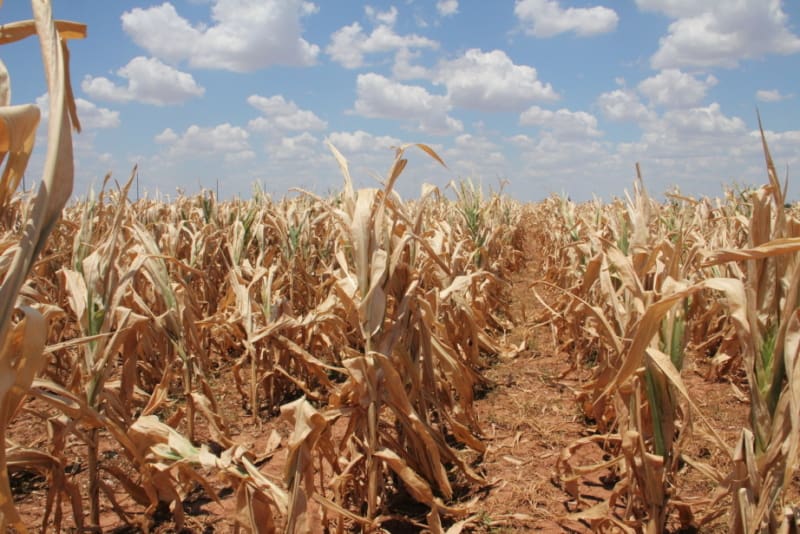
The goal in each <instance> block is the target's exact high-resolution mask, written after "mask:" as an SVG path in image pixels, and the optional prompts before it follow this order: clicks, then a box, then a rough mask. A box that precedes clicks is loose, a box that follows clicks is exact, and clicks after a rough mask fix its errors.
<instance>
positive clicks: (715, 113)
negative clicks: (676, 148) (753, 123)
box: [660, 102, 746, 139]
mask: <svg viewBox="0 0 800 534" xmlns="http://www.w3.org/2000/svg"><path fill="white" fill-rule="evenodd" d="M660 122H661V126H662V127H663V129H664V130H665V131H666V130H668V131H674V132H676V133H678V134H681V135H682V136H684V138H685V139H686V138H691V137H692V136H698V135H707V134H714V135H728V134H737V133H742V132H744V131H745V130H746V127H745V123H744V121H743V120H742V119H740V118H739V117H728V116H726V115H725V114H724V113H722V111H721V109H720V106H719V104H718V103H716V102H713V103H711V104H709V105H708V106H705V107H696V108H691V109H687V110H670V111H667V112H666V113H664V115H663V116H662V118H661V121H660Z"/></svg>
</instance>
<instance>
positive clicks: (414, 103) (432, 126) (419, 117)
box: [355, 73, 464, 135]
mask: <svg viewBox="0 0 800 534" xmlns="http://www.w3.org/2000/svg"><path fill="white" fill-rule="evenodd" d="M356 91H357V94H358V96H357V99H356V103H355V113H357V114H358V115H362V116H364V117H370V118H384V119H396V120H401V121H413V122H415V123H416V124H417V127H418V129H419V130H420V131H423V132H426V133H430V134H434V135H448V134H452V133H456V132H460V131H462V130H463V129H464V126H463V124H462V123H461V121H459V120H456V119H454V118H452V117H450V116H449V115H447V112H448V111H449V110H450V103H449V100H448V98H447V97H446V96H440V95H432V94H431V93H429V92H428V91H427V90H426V89H425V88H424V87H420V86H417V85H404V84H401V83H398V82H395V81H392V80H390V79H388V78H385V77H384V76H381V75H380V74H375V73H368V74H359V75H358V78H357V80H356Z"/></svg>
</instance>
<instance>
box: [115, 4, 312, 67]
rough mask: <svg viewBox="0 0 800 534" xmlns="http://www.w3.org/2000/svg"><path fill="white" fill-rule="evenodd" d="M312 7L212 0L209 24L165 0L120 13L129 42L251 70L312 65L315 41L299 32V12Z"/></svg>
mask: <svg viewBox="0 0 800 534" xmlns="http://www.w3.org/2000/svg"><path fill="white" fill-rule="evenodd" d="M316 11H317V7H316V6H315V5H314V4H312V3H309V2H303V1H301V0H214V2H213V3H212V7H211V19H212V24H210V25H204V24H197V25H194V26H193V25H192V24H191V23H190V22H189V21H188V20H186V19H185V18H183V17H182V16H181V15H179V14H178V12H177V11H176V10H175V7H174V6H173V5H172V4H171V3H169V2H164V3H163V4H161V5H160V6H154V7H149V8H144V9H143V8H138V7H137V8H134V9H132V10H130V11H126V12H125V13H123V14H122V28H123V29H124V30H125V32H126V33H127V34H128V35H130V36H131V38H132V39H133V40H134V42H135V43H136V44H137V45H139V46H141V47H142V48H144V49H145V50H147V51H149V52H150V53H151V54H153V55H154V56H156V57H159V58H163V59H166V60H167V61H171V62H177V61H188V63H189V65H191V66H193V67H200V68H209V69H224V70H231V71H235V72H250V71H254V70H258V69H262V68H266V67H270V66H272V65H301V66H305V65H312V64H313V63H314V62H315V60H316V57H317V55H318V54H319V47H318V46H316V45H313V44H310V43H309V42H308V41H306V40H305V39H303V38H302V37H301V34H302V28H301V26H300V17H302V16H307V15H311V14H313V13H316Z"/></svg>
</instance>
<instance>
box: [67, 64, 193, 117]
mask: <svg viewBox="0 0 800 534" xmlns="http://www.w3.org/2000/svg"><path fill="white" fill-rule="evenodd" d="M117 75H118V76H119V77H120V78H124V79H126V80H127V85H118V84H115V83H114V82H112V81H111V80H109V79H108V78H105V77H103V76H99V77H93V76H88V75H87V76H86V77H85V78H84V79H83V81H82V82H81V89H82V90H83V92H84V93H86V94H87V95H89V96H91V97H92V98H97V99H98V100H111V101H114V102H128V101H136V102H143V103H145V104H153V105H156V106H166V105H171V104H180V103H181V102H185V101H186V100H189V99H190V98H194V97H200V96H203V94H204V93H205V89H204V88H203V87H201V86H199V85H198V84H197V82H196V81H195V80H194V77H192V75H191V74H188V73H186V72H181V71H179V70H177V69H174V68H172V67H170V66H169V65H165V64H164V63H162V62H161V61H159V60H158V59H156V58H146V57H143V56H138V57H135V58H133V59H132V60H130V61H129V62H128V64H127V65H125V66H124V67H122V68H121V69H119V70H118V71H117Z"/></svg>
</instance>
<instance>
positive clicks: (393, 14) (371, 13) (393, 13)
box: [364, 6, 397, 26]
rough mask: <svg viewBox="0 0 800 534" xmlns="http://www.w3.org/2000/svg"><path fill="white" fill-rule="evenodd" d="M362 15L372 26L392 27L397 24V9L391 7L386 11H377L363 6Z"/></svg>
mask: <svg viewBox="0 0 800 534" xmlns="http://www.w3.org/2000/svg"><path fill="white" fill-rule="evenodd" d="M364 13H366V15H367V18H369V19H370V20H371V21H372V22H373V23H374V24H385V25H387V26H394V23H395V22H397V8H396V7H394V6H391V7H390V8H389V10H388V11H378V10H377V9H375V8H374V7H372V6H365V7H364Z"/></svg>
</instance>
